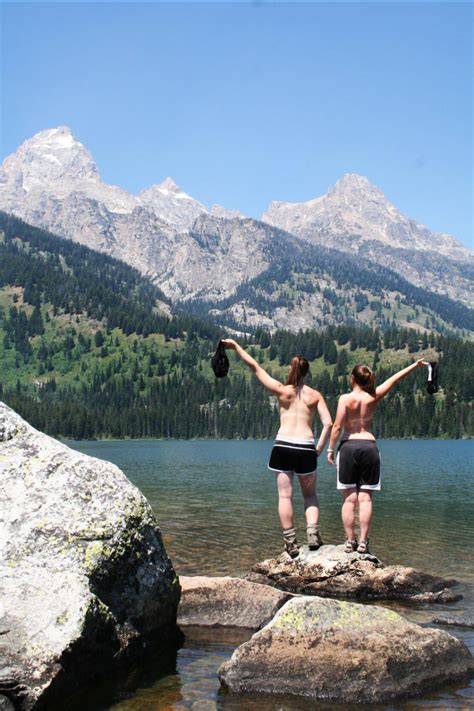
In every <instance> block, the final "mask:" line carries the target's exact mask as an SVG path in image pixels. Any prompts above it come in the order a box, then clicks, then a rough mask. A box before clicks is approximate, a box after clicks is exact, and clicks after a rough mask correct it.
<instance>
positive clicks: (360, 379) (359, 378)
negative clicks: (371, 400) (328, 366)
mask: <svg viewBox="0 0 474 711" xmlns="http://www.w3.org/2000/svg"><path fill="white" fill-rule="evenodd" d="M352 375H353V377H354V380H355V381H356V383H357V385H358V386H359V387H360V388H362V390H364V391H365V392H366V393H369V395H372V397H375V376H374V373H373V371H372V370H371V369H370V368H369V366H368V365H356V366H355V368H354V370H353V371H352Z"/></svg>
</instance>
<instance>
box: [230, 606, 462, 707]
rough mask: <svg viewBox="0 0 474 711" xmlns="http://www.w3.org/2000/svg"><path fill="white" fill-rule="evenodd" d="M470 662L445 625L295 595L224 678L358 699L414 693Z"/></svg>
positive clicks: (458, 673) (458, 674)
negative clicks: (435, 626)
mask: <svg viewBox="0 0 474 711" xmlns="http://www.w3.org/2000/svg"><path fill="white" fill-rule="evenodd" d="M473 668H474V665H473V660H472V656H471V654H470V652H469V650H468V649H467V647H466V646H465V645H464V644H463V643H462V642H461V641H459V640H457V639H455V638H454V637H452V636H451V635H449V634H447V632H444V631H442V630H435V629H424V628H422V627H420V626H418V625H416V624H414V623H412V622H409V621H408V620H406V619H404V618H403V617H402V616H400V615H398V614H397V613H395V612H393V611H391V610H387V609H385V608H382V607H378V606H376V605H361V604H356V603H351V602H345V601H340V600H328V599H325V598H318V597H308V596H298V597H295V598H292V599H291V600H289V601H288V602H286V603H285V604H284V605H283V607H282V608H281V609H280V610H279V611H278V612H277V614H276V615H275V617H274V618H273V619H272V620H271V621H270V622H269V623H268V624H267V625H266V626H265V627H264V628H263V629H261V630H260V631H259V632H256V633H255V634H254V635H253V636H252V637H251V639H250V640H249V641H248V642H245V643H244V644H242V645H241V646H240V647H238V648H237V649H236V651H235V652H234V654H233V655H232V657H231V659H230V660H229V661H228V662H225V663H224V664H223V665H222V666H221V668H220V670H219V677H220V679H221V682H222V684H223V685H224V686H226V687H227V688H228V689H230V690H231V691H232V692H235V693H248V692H249V693H256V692H261V693H271V694H279V695H282V694H283V695H287V694H292V695H297V696H306V697H309V698H312V699H319V700H324V701H332V702H340V703H344V704H352V703H354V704H358V703H380V702H387V701H390V700H393V699H397V698H403V697H407V696H413V695H416V694H419V693H422V692H424V691H426V690H428V689H431V688H434V687H436V686H440V685H441V684H443V683H445V682H448V681H453V680H455V679H459V678H462V677H465V676H467V675H469V673H471V672H472V670H473Z"/></svg>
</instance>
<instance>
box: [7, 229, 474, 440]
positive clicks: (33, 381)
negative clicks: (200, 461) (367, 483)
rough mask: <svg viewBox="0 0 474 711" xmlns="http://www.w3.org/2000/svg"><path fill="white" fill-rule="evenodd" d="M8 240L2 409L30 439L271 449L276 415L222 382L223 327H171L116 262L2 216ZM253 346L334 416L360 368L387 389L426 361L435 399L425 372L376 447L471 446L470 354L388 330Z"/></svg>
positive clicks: (286, 335)
mask: <svg viewBox="0 0 474 711" xmlns="http://www.w3.org/2000/svg"><path fill="white" fill-rule="evenodd" d="M0 229H1V230H2V236H1V238H0V359H1V362H2V369H1V374H0V397H1V398H2V399H3V400H5V401H6V402H7V403H8V404H9V405H11V406H12V407H14V409H16V410H17V411H18V412H19V413H20V414H22V415H23V416H24V417H26V419H28V420H29V421H30V422H31V423H32V424H33V425H34V426H36V427H38V428H39V429H42V430H44V431H46V432H48V433H50V434H54V435H63V436H65V437H73V438H88V437H103V436H106V437H149V436H150V437H185V438H187V437H209V436H210V437H271V436H273V435H274V433H275V428H276V425H277V420H278V413H277V410H276V407H275V403H274V402H273V401H272V400H271V398H269V397H268V395H267V394H266V392H265V391H264V390H263V389H262V388H261V386H260V385H259V384H258V383H256V381H255V379H253V378H252V377H251V374H250V372H249V371H248V370H247V369H245V368H244V367H243V365H242V364H241V363H236V362H235V360H234V359H233V360H232V365H231V370H230V373H229V376H228V377H227V378H226V379H224V380H221V381H218V380H216V379H215V378H214V375H213V374H212V371H211V369H210V366H209V358H210V355H211V354H212V352H213V350H214V348H215V344H216V342H217V340H218V337H219V335H220V331H219V329H218V328H217V326H216V325H214V324H212V323H209V322H208V321H204V320H201V319H197V318H194V317H192V316H189V315H186V314H183V313H181V314H174V315H172V313H171V308H170V305H169V303H168V302H167V300H166V299H165V298H164V297H163V295H162V294H161V293H160V292H159V290H158V289H156V287H154V286H153V284H152V283H151V282H150V281H149V280H147V279H144V278H143V277H142V276H140V275H139V273H138V272H136V271H135V270H134V269H132V268H131V267H129V266H127V265H125V264H122V263H121V262H118V261H116V260H113V259H111V258H109V257H106V256H104V255H103V254H99V253H96V252H93V251H91V250H89V249H87V248H85V247H81V246H79V245H77V244H74V243H72V242H69V241H66V240H59V239H58V238H55V237H53V236H51V235H48V234H47V233H44V232H42V231H41V230H37V229H34V228H31V227H29V226H27V225H24V223H21V222H20V221H18V220H14V219H13V218H6V217H5V216H3V217H2V218H1V221H0ZM246 344H247V345H248V347H249V348H250V349H251V352H253V353H254V355H255V357H256V358H258V360H259V361H260V362H262V364H263V365H264V366H265V367H267V368H268V369H269V370H270V371H271V372H272V373H273V374H274V375H275V376H277V377H280V378H284V376H285V373H286V370H287V366H288V363H289V361H290V358H291V356H292V355H293V354H294V353H297V352H298V353H302V354H303V355H305V356H306V357H307V358H308V359H309V360H310V361H311V364H312V365H311V370H312V380H311V382H312V384H313V385H314V386H315V387H317V388H319V389H320V390H321V391H322V392H323V394H324V395H325V397H326V398H327V400H328V403H329V406H330V408H331V410H332V412H333V413H334V412H335V406H336V401H337V397H338V395H339V394H340V393H342V392H345V391H346V390H347V387H348V380H347V375H348V373H349V372H350V370H351V368H352V367H353V365H354V364H356V363H360V362H367V363H368V364H369V365H371V366H375V368H376V371H377V378H378V380H379V381H380V380H381V379H383V378H384V377H386V376H387V375H389V374H390V373H392V372H393V371H394V370H396V369H398V368H399V367H401V366H402V365H404V364H406V363H407V362H409V361H411V360H412V359H413V358H415V357H417V356H418V355H419V354H420V353H422V352H423V353H424V354H426V355H427V356H429V357H430V359H433V360H439V361H440V364H441V390H440V392H439V393H438V394H437V395H436V396H430V395H428V394H427V392H426V390H425V384H424V379H425V378H426V371H424V370H423V371H418V372H417V373H416V376H415V375H414V376H413V377H410V378H407V379H406V380H404V381H403V382H402V383H401V384H400V386H399V387H398V388H397V390H396V392H394V393H393V394H392V395H391V396H390V397H389V398H388V399H387V401H386V402H384V403H383V404H382V406H381V407H380V409H379V412H378V415H377V421H376V424H375V427H376V432H377V434H378V435H379V436H386V437H412V436H416V437H419V436H445V437H465V436H471V435H472V432H473V416H472V401H473V398H474V374H473V370H472V362H473V354H474V346H473V344H472V343H471V342H469V341H466V340H461V339H459V338H456V337H454V336H452V335H447V334H445V335H443V334H435V333H433V332H428V331H426V330H421V331H415V330H414V329H410V328H400V327H399V326H397V325H396V324H394V323H393V322H390V323H388V322H387V323H386V324H385V328H384V329H383V330H381V329H379V328H372V327H368V326H367V327H361V326H357V325H353V324H352V325H350V324H347V325H340V326H337V327H329V328H327V329H325V330H322V331H315V330H312V331H306V332H303V333H299V334H295V333H291V332H289V331H277V332H276V333H274V334H273V336H271V335H270V334H268V333H267V332H266V331H264V330H262V329H257V330H256V331H255V332H254V333H253V334H249V335H248V336H247V339H246ZM232 358H233V354H232V355H231V359H232Z"/></svg>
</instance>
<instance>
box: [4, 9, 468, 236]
mask: <svg viewBox="0 0 474 711" xmlns="http://www.w3.org/2000/svg"><path fill="white" fill-rule="evenodd" d="M472 14H473V10H472V5H471V4H470V3H428V2H426V3H404V2H399V3H384V2H377V3H375V2H371V3H358V2H353V3H345V2H340V3H339V2H337V3H310V2H305V3H294V2H293V3H269V2H249V3H243V2H242V3H228V2H220V3H198V2H194V3H185V2H174V3H125V2H124V3H112V2H107V3H87V2H84V3H41V2H34V3H33V2H32V3H19V2H10V3H8V2H7V3H4V4H3V8H2V57H1V59H2V62H1V64H2V132H1V133H2V147H1V153H2V158H3V157H4V156H5V155H8V154H9V153H11V152H12V151H14V150H15V148H16V147H17V146H18V145H19V144H20V143H21V142H22V141H24V140H25V139H27V138H29V137H30V136H32V135H33V134H34V133H36V132H38V131H40V130H42V129H44V128H51V127H54V126H58V125H68V126H70V127H71V129H72V130H73V132H74V134H75V136H76V137H77V138H78V139H79V140H80V141H81V142H82V143H84V144H85V145H86V146H87V147H88V148H89V149H90V150H91V152H92V154H93V155H94V157H95V159H96V161H97V163H98V165H99V168H100V170H101V173H102V177H103V179H104V180H106V181H107V182H110V183H113V184H116V185H120V186H121V187H123V188H125V189H126V190H128V191H130V192H133V193H136V192H139V191H140V190H142V189H143V188H145V187H148V186H150V185H151V184H153V183H157V182H160V181H161V180H163V179H164V178H165V177H166V176H168V175H170V176H171V177H172V178H173V179H174V180H175V181H176V182H177V183H178V184H179V185H180V186H181V187H182V188H183V189H184V190H185V191H186V192H188V193H189V194H190V195H192V196H193V197H195V198H197V199H198V200H200V201H202V202H203V203H205V204H207V205H211V204H212V203H214V202H217V203H219V204H221V205H224V206H225V207H228V208H237V209H240V210H242V211H243V212H244V213H246V214H248V215H250V216H253V217H259V216H260V215H261V214H262V212H263V211H264V210H265V209H266V207H267V205H268V203H269V202H270V201H271V200H289V201H302V200H308V199H310V198H312V197H316V196H318V195H321V194H323V193H324V192H326V190H327V188H328V187H329V186H331V185H332V184H334V182H335V181H336V180H337V179H338V178H340V177H341V176H342V175H343V174H344V173H347V172H355V173H361V174H363V175H366V176H367V177H368V178H369V180H371V182H373V183H374V184H375V185H377V186H378V187H380V188H381V189H382V190H383V191H384V193H385V194H386V196H387V197H388V198H389V199H390V200H391V201H392V202H393V203H395V205H396V206H397V207H398V208H399V209H400V210H402V212H404V213H405V214H407V215H409V216H410V217H413V218H414V219H416V220H418V221H420V222H422V223H424V224H426V225H427V226H428V227H429V228H430V229H432V230H437V231H445V232H449V233H451V234H453V235H454V236H455V237H457V238H458V239H460V240H461V241H462V242H464V243H465V244H470V245H471V246H473V245H472V232H473V205H472V196H473V174H472V167H473V152H472V98H473V94H472V39H473V38H472Z"/></svg>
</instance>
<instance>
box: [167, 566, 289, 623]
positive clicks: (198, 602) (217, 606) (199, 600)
mask: <svg viewBox="0 0 474 711" xmlns="http://www.w3.org/2000/svg"><path fill="white" fill-rule="evenodd" d="M179 581H180V584H181V601H180V604H179V608H178V623H179V624H180V625H183V626H184V625H193V626H197V627H240V628H242V629H252V630H258V629H260V627H263V625H265V624H266V623H267V622H268V621H269V620H271V619H272V617H273V615H274V614H275V613H276V612H277V610H279V609H280V607H281V606H282V605H283V603H285V602H286V601H287V600H288V598H289V595H288V594H287V593H283V592H280V591H278V590H276V589H275V588H271V587H268V585H258V584H257V583H251V582H248V581H247V580H242V579H241V578H231V577H221V578H207V577H204V576H195V577H184V576H181V577H180V579H179Z"/></svg>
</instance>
